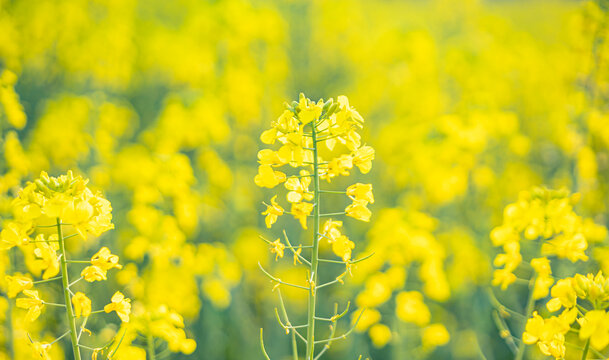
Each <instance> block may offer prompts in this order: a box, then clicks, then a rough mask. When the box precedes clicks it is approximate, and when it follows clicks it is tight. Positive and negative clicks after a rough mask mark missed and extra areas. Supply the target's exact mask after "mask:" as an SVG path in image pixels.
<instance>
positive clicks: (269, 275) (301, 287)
mask: <svg viewBox="0 0 609 360" xmlns="http://www.w3.org/2000/svg"><path fill="white" fill-rule="evenodd" d="M258 267H259V268H260V270H262V272H263V273H264V274H265V275H266V276H268V277H269V278H270V279H271V280H273V281H275V282H277V283H279V284H283V285H287V286H292V287H295V288H298V289H302V290H307V291H310V290H311V289H310V288H308V287H304V286H300V285H296V284H290V283H287V282H285V281H282V280H281V279H279V278H276V277H274V276H273V275H271V274H269V273H268V271H266V270H264V268H263V267H262V265H260V263H258Z"/></svg>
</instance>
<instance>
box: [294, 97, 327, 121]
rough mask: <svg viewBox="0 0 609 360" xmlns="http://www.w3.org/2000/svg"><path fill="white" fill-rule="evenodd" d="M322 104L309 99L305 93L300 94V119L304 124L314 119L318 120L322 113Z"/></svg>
mask: <svg viewBox="0 0 609 360" xmlns="http://www.w3.org/2000/svg"><path fill="white" fill-rule="evenodd" d="M321 105H322V104H316V103H314V102H312V101H311V100H309V99H307V98H306V97H305V96H304V94H302V93H301V94H300V99H299V102H298V109H299V110H300V111H299V112H298V119H299V120H300V122H301V123H302V125H306V124H308V123H310V122H311V121H313V120H317V118H319V116H320V115H321V111H322V106H321Z"/></svg>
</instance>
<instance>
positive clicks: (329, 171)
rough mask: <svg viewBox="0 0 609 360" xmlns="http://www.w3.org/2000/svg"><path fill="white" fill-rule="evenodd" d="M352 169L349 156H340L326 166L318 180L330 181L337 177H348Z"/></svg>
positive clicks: (351, 159) (351, 160) (351, 161)
mask: <svg viewBox="0 0 609 360" xmlns="http://www.w3.org/2000/svg"><path fill="white" fill-rule="evenodd" d="M352 168H353V158H352V157H351V156H349V155H344V154H343V155H341V156H339V157H336V158H334V159H332V160H330V162H329V163H328V164H327V165H326V168H325V169H324V171H323V172H322V174H321V175H320V178H322V179H324V180H327V181H328V182H330V181H332V179H333V178H335V177H338V176H349V170H350V169H352Z"/></svg>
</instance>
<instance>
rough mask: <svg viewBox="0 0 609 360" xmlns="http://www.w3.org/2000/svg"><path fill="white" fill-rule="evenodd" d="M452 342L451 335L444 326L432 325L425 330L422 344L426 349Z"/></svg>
mask: <svg viewBox="0 0 609 360" xmlns="http://www.w3.org/2000/svg"><path fill="white" fill-rule="evenodd" d="M449 341H450V334H449V333H448V330H446V327H444V325H442V324H432V325H429V326H428V327H426V328H425V329H423V334H422V336H421V342H422V343H423V347H424V348H430V347H434V346H442V345H446V344H447V343H448V342H449Z"/></svg>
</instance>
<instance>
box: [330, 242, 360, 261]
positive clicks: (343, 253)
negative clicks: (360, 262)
mask: <svg viewBox="0 0 609 360" xmlns="http://www.w3.org/2000/svg"><path fill="white" fill-rule="evenodd" d="M354 248H355V244H354V243H353V241H351V240H349V238H348V237H346V236H345V235H341V236H339V237H337V238H336V239H334V241H333V242H332V251H333V252H334V254H336V256H338V257H340V258H341V259H342V260H343V261H345V262H346V261H349V260H351V250H353V249H354Z"/></svg>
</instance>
